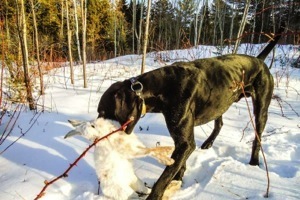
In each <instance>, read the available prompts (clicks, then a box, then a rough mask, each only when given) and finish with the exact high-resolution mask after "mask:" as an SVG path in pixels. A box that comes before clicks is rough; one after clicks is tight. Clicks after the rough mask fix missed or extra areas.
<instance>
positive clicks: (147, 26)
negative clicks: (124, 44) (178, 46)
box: [141, 0, 151, 74]
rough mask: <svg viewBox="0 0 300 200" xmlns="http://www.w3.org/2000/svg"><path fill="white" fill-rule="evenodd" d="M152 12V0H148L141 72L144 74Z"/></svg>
mask: <svg viewBox="0 0 300 200" xmlns="http://www.w3.org/2000/svg"><path fill="white" fill-rule="evenodd" d="M150 12H151V0H148V6H147V16H146V27H145V36H144V44H143V59H142V69H141V74H143V73H144V71H145V63H146V53H147V45H148V35H149V23H150Z"/></svg>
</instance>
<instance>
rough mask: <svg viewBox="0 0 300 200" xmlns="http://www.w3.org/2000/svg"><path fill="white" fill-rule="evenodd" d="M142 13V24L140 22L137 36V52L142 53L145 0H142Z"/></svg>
mask: <svg viewBox="0 0 300 200" xmlns="http://www.w3.org/2000/svg"><path fill="white" fill-rule="evenodd" d="M141 6H142V7H141V14H140V24H139V34H138V36H137V38H138V41H137V54H140V50H141V40H142V27H143V12H144V0H142V1H141Z"/></svg>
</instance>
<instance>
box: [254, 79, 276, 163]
mask: <svg viewBox="0 0 300 200" xmlns="http://www.w3.org/2000/svg"><path fill="white" fill-rule="evenodd" d="M255 84H256V85H255V96H252V102H253V109H254V115H255V126H256V133H257V135H256V134H255V139H254V141H253V144H252V154H251V159H250V162H249V164H250V165H259V151H260V148H261V143H260V142H261V135H262V132H263V131H264V128H265V126H266V122H267V119H268V108H269V105H270V102H271V99H272V94H273V88H274V82H273V78H272V77H263V75H262V74H261V77H259V80H256V83H255Z"/></svg>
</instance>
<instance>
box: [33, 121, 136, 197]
mask: <svg viewBox="0 0 300 200" xmlns="http://www.w3.org/2000/svg"><path fill="white" fill-rule="evenodd" d="M132 121H133V118H130V119H129V120H128V121H127V122H125V123H124V124H123V125H122V126H121V127H120V128H118V129H116V130H114V131H112V132H110V133H109V134H107V135H105V136H103V137H101V138H96V139H95V140H94V142H93V143H92V144H90V145H89V146H88V147H87V148H86V149H85V150H84V151H83V152H82V153H81V154H80V156H79V157H78V158H77V159H76V160H75V161H74V162H73V163H72V164H70V166H69V167H68V169H66V170H65V171H64V172H63V173H62V174H61V175H60V176H58V177H56V178H55V179H53V180H52V181H47V180H45V181H44V183H45V186H44V187H43V189H42V190H41V191H40V193H39V194H38V195H37V196H36V198H35V199H34V200H37V199H40V198H41V197H43V196H44V195H45V191H46V189H47V188H48V187H49V186H50V185H51V184H53V183H54V182H56V181H58V180H59V179H61V178H64V177H68V173H69V171H70V170H71V169H72V168H73V167H74V166H76V165H77V163H78V162H79V160H80V159H81V158H83V157H84V156H85V154H86V153H87V152H88V151H89V150H90V149H91V148H92V147H93V146H95V145H96V144H97V143H98V142H100V141H101V140H103V139H105V138H107V137H109V136H110V135H112V134H114V133H116V132H118V131H124V130H125V128H126V127H127V125H128V124H129V123H131V122H132Z"/></svg>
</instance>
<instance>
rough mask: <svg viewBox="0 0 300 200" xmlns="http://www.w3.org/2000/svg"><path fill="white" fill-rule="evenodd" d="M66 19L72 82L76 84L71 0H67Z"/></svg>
mask: <svg viewBox="0 0 300 200" xmlns="http://www.w3.org/2000/svg"><path fill="white" fill-rule="evenodd" d="M66 20H67V37H68V54H69V63H70V79H71V84H74V69H73V55H72V42H71V41H72V31H71V30H70V19H69V0H66Z"/></svg>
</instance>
